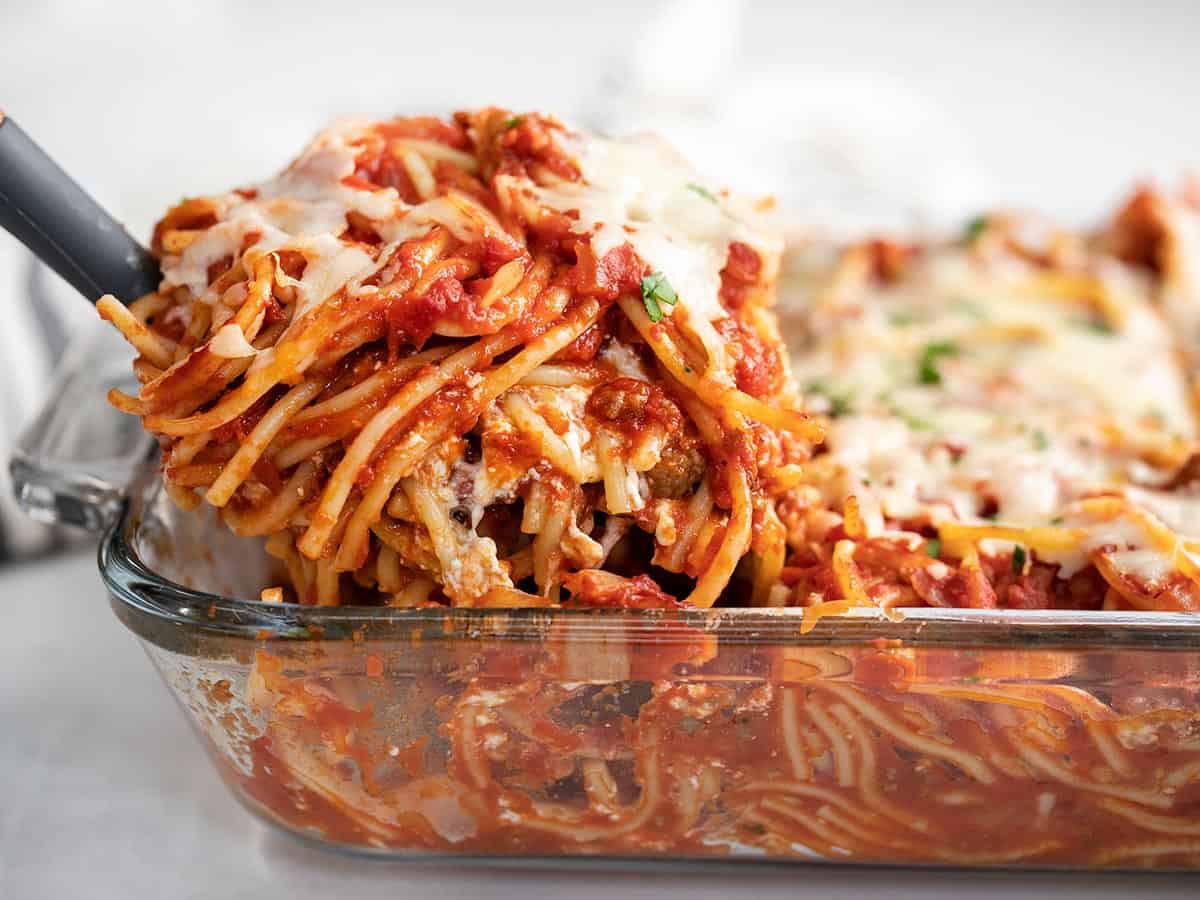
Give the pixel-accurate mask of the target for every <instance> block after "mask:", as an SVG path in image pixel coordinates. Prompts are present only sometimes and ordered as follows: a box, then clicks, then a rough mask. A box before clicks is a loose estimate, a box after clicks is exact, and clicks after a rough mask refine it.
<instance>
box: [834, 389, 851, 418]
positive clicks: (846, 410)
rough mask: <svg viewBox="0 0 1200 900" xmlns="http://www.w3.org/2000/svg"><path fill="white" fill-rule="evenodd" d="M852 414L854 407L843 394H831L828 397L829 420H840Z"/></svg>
mask: <svg viewBox="0 0 1200 900" xmlns="http://www.w3.org/2000/svg"><path fill="white" fill-rule="evenodd" d="M853 412H854V406H853V405H852V404H851V403H850V398H849V397H847V396H846V395H845V394H833V395H831V396H830V397H829V417H830V418H831V419H840V418H841V417H842V416H848V415H850V414H851V413H853Z"/></svg>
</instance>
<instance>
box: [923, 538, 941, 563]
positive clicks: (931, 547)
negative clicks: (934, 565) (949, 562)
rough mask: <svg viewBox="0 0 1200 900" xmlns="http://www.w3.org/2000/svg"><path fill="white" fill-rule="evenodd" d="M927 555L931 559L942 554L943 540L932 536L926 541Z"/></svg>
mask: <svg viewBox="0 0 1200 900" xmlns="http://www.w3.org/2000/svg"><path fill="white" fill-rule="evenodd" d="M925 555H926V556H928V557H929V558H930V559H937V558H938V557H939V556H941V555H942V542H941V541H939V540H938V539H937V538H930V539H929V540H927V541H926V542H925Z"/></svg>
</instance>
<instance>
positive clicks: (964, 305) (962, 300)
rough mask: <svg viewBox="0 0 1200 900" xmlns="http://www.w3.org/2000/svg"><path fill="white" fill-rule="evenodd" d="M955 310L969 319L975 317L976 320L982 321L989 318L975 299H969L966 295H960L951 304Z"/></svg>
mask: <svg viewBox="0 0 1200 900" xmlns="http://www.w3.org/2000/svg"><path fill="white" fill-rule="evenodd" d="M951 306H952V308H953V309H954V311H955V312H958V313H961V314H962V315H964V316H966V317H967V318H968V319H974V320H975V321H976V322H982V321H983V320H984V319H986V318H987V315H986V314H985V313H984V311H983V307H981V306H980V305H979V304H978V303H976V302H975V301H974V300H968V299H967V298H966V297H959V298H958V299H957V300H955V301H954V303H952V304H951Z"/></svg>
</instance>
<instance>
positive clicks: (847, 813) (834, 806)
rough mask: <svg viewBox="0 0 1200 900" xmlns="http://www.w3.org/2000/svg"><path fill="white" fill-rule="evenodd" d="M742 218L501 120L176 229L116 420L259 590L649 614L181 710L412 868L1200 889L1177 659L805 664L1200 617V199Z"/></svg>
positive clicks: (349, 652) (330, 139)
mask: <svg viewBox="0 0 1200 900" xmlns="http://www.w3.org/2000/svg"><path fill="white" fill-rule="evenodd" d="M768 205H769V204H764V203H759V204H755V203H752V202H750V201H748V200H745V199H743V198H739V197H737V196H735V195H733V194H731V193H730V192H728V191H726V190H722V189H720V188H719V187H718V186H717V185H715V184H712V183H710V182H707V181H705V180H703V179H701V178H699V177H698V176H697V175H696V174H695V173H694V172H692V171H691V169H690V168H689V167H688V166H687V165H686V163H684V162H683V161H682V160H681V159H680V158H679V157H678V156H677V155H676V154H675V153H674V151H672V150H670V148H668V147H666V146H665V145H663V144H662V143H661V142H658V141H656V140H653V139H649V138H643V139H630V140H610V139H606V138H600V137H597V136H589V135H585V134H582V133H580V132H577V131H573V130H570V129H568V128H567V127H566V126H564V125H562V124H561V123H559V122H558V121H556V120H554V119H552V118H549V117H546V116H542V115H538V114H524V115H514V114H512V113H510V112H508V111H505V110H499V109H485V110H480V111H477V112H469V113H460V114H458V115H456V116H455V117H453V118H452V119H449V120H439V119H431V118H406V119H395V120H390V121H384V122H352V123H343V124H340V125H337V126H334V127H332V128H330V129H329V130H328V131H326V132H324V133H322V134H321V135H319V136H318V137H317V138H316V139H315V140H314V141H313V143H312V144H310V145H309V147H308V148H307V149H305V150H304V151H303V153H302V154H301V155H300V157H299V158H298V159H297V160H296V161H295V162H294V163H292V164H291V165H290V166H289V167H288V168H287V169H285V170H284V172H283V173H281V174H280V175H279V176H277V177H276V178H273V179H271V180H269V181H266V182H264V183H262V184H260V185H257V186H255V187H251V188H246V189H240V190H237V191H234V192H231V193H228V194H223V195H218V196H213V197H201V198H193V199H189V200H185V201H184V202H182V203H181V204H179V205H178V206H176V207H174V208H173V209H171V210H170V211H169V212H168V213H167V215H166V217H165V218H164V219H163V221H162V222H161V223H160V224H159V226H158V228H157V229H156V232H155V238H154V250H155V252H156V253H157V254H158V255H159V257H160V259H161V260H162V269H163V283H162V286H161V288H160V290H159V291H157V292H156V293H154V294H152V295H149V296H146V297H142V298H138V299H135V300H133V302H131V303H130V304H129V305H128V307H126V306H124V305H122V303H121V302H120V301H119V300H118V299H117V298H112V297H106V298H104V299H102V300H101V302H100V303H99V304H98V306H99V308H100V311H101V313H102V315H104V316H105V317H106V318H108V319H110V320H111V321H112V322H113V323H114V324H115V325H116V326H117V327H118V328H120V329H121V331H122V332H123V333H124V334H125V336H126V337H127V338H128V339H129V341H130V342H131V343H132V344H133V345H134V347H136V349H137V351H138V354H139V355H138V358H137V360H136V362H135V368H136V372H137V374H138V376H139V378H140V380H141V382H142V385H141V389H140V391H139V392H138V393H137V394H136V395H127V394H122V393H119V392H115V393H113V394H112V395H111V399H112V401H113V403H114V404H115V405H116V406H118V407H119V408H121V409H123V410H125V411H127V412H129V413H132V414H135V415H138V416H140V417H141V418H142V421H143V422H144V424H145V427H146V428H147V429H148V430H149V431H151V432H152V433H154V434H155V435H156V436H157V437H158V439H159V441H160V444H161V447H162V460H163V473H164V483H165V484H166V487H167V490H168V491H169V492H170V494H171V496H172V497H173V498H174V499H175V501H176V503H177V504H178V505H180V506H182V507H184V508H186V509H194V508H196V507H198V506H199V505H200V504H202V503H206V504H208V505H210V506H212V507H214V508H216V509H217V510H218V511H219V514H220V516H221V518H222V519H223V521H224V523H225V524H226V525H227V526H228V527H229V528H230V529H231V530H232V531H233V532H235V533H237V534H239V535H246V536H257V537H260V538H264V539H265V545H266V549H267V551H268V552H269V553H270V554H272V556H274V557H276V558H277V559H278V560H279V561H280V563H281V566H282V570H285V571H286V575H287V577H286V581H284V583H282V584H279V585H275V586H270V587H267V588H265V589H264V590H263V592H262V599H263V600H264V601H267V602H272V603H273V602H282V601H293V602H298V603H301V604H318V605H337V604H373V605H388V606H394V607H404V608H411V607H441V606H451V607H485V608H487V607H560V606H571V607H602V608H609V607H611V608H639V609H646V608H650V609H654V610H659V609H661V610H673V611H672V612H668V613H664V614H661V615H660V614H659V613H658V612H647V613H638V614H636V615H632V614H631V615H623V614H619V613H618V614H612V615H610V614H609V613H603V614H598V615H589V614H576V613H571V614H564V613H560V612H557V611H555V612H537V613H532V614H528V615H527V614H515V613H514V614H511V615H507V614H506V615H495V614H492V613H487V614H484V615H475V614H472V613H470V612H469V611H468V612H458V611H456V610H448V611H445V612H444V613H438V614H437V615H432V616H426V615H425V614H424V613H415V614H411V615H410V614H404V615H397V616H392V615H390V614H387V615H386V616H385V618H386V619H387V620H389V622H390V621H391V620H393V619H395V620H398V621H399V622H401V623H402V624H403V626H404V627H405V628H406V629H407V628H409V627H410V626H411V632H406V636H405V637H402V638H399V639H397V638H395V637H394V636H393V637H392V638H390V639H383V638H381V639H376V640H372V636H370V635H368V636H366V637H364V635H363V634H362V632H360V631H355V632H354V633H353V639H346V638H344V637H342V638H336V637H335V638H332V639H329V640H326V639H324V637H323V636H322V635H321V633H320V631H319V629H318V633H317V635H316V636H311V635H310V636H311V637H312V640H311V641H309V640H295V641H292V640H286V639H285V640H271V639H270V637H271V635H270V633H268V634H267V635H266V636H263V637H261V639H260V640H259V641H257V642H255V644H254V646H253V649H252V650H247V648H246V647H245V646H239V647H238V648H237V653H238V654H241V656H239V664H241V665H242V669H240V670H237V671H239V673H240V674H238V675H237V676H236V677H233V678H232V680H231V676H230V674H229V673H230V671H233V669H231V667H230V666H228V665H227V664H226V660H224V659H223V658H222V659H221V660H220V662H219V663H217V664H214V665H213V666H212V667H211V668H210V670H209V673H208V675H206V676H205V678H204V679H201V680H200V681H199V683H198V687H197V689H196V691H195V694H196V696H193V697H190V698H189V700H188V703H187V704H186V705H187V707H188V709H189V710H190V712H191V713H192V715H193V716H194V718H195V720H196V721H197V722H198V724H200V726H201V729H202V730H203V731H204V733H205V734H207V735H208V736H209V738H210V740H211V743H212V746H213V747H214V748H215V750H216V754H215V755H216V757H217V758H218V759H219V760H220V761H221V765H222V772H223V775H224V777H225V778H226V779H227V780H228V781H229V782H230V784H231V785H233V786H234V788H235V790H237V791H239V792H240V793H241V794H242V796H243V797H245V798H247V799H248V800H249V801H250V803H251V805H253V806H255V808H258V809H260V810H261V811H263V812H264V813H265V814H266V815H268V816H270V817H272V818H274V819H276V820H278V821H281V822H283V823H285V824H287V825H288V826H289V827H291V828H293V829H295V830H297V831H303V832H306V833H314V832H315V833H317V834H319V835H321V836H322V837H324V838H325V839H327V840H330V841H335V842H338V843H341V844H344V845H346V846H352V847H356V848H360V849H365V848H373V849H381V848H382V849H392V850H397V851H401V852H409V851H412V850H417V849H424V850H434V851H439V852H442V851H451V852H463V853H480V854H491V853H507V854H531V853H536V854H574V853H588V854H597V853H604V854H615V855H630V854H648V855H663V854H671V855H687V856H725V855H744V856H746V855H763V854H765V855H768V856H770V857H773V858H789V857H797V856H801V857H812V856H817V857H821V858H825V859H835V860H871V861H883V862H896V861H902V862H913V861H920V862H936V863H952V864H982V863H988V864H1007V863H1013V862H1018V861H1020V862H1027V863H1035V864H1045V865H1079V864H1091V865H1127V864H1137V865H1168V866H1186V867H1196V866H1197V865H1200V862H1198V861H1200V840H1198V836H1200V821H1198V817H1197V810H1198V809H1200V742H1198V739H1197V735H1200V722H1198V720H1197V716H1196V713H1195V710H1196V699H1195V698H1196V683H1197V672H1198V671H1200V667H1198V666H1197V663H1196V659H1195V654H1194V652H1191V651H1190V650H1187V649H1186V648H1185V649H1184V650H1183V652H1164V653H1158V652H1157V648H1153V647H1149V646H1148V645H1147V647H1141V646H1136V647H1134V648H1133V649H1130V647H1129V646H1126V647H1124V649H1123V650H1122V652H1121V653H1109V652H1107V651H1106V650H1105V651H1100V652H1093V650H1095V648H1094V647H1091V646H1087V647H1084V648H1083V649H1079V648H1075V649H1071V650H1063V649H1061V648H1060V647H1058V646H1057V645H1055V644H1054V643H1053V642H1052V641H1051V640H1049V639H1046V640H1042V642H1041V643H1038V641H1033V640H1031V641H1030V644H1029V646H1025V645H1022V644H1018V642H1017V640H1016V639H1015V638H1014V639H1013V640H1012V641H1011V642H1009V643H1005V642H1004V641H1003V640H998V639H995V638H990V639H989V640H990V641H991V642H990V643H989V642H988V641H981V644H982V645H983V646H982V647H981V648H976V647H974V646H965V645H964V646H959V645H958V644H957V643H955V640H953V639H956V637H957V634H958V633H957V632H955V633H953V634H951V638H952V640H935V639H932V638H931V639H929V640H928V641H925V642H924V643H922V639H919V637H918V636H919V635H920V634H921V630H920V629H921V627H923V626H924V625H931V624H932V623H934V622H935V621H936V620H937V617H931V616H924V617H923V618H922V617H915V616H910V618H916V619H922V621H921V622H920V623H918V624H917V625H915V626H914V627H913V629H912V630H911V631H903V632H901V631H900V630H899V629H896V630H893V631H887V630H886V629H882V630H881V629H876V630H874V631H872V630H870V629H869V628H868V629H863V628H861V627H858V626H861V625H863V623H864V621H865V622H867V623H868V624H872V623H874V624H877V623H878V619H870V618H869V617H854V618H853V619H852V620H847V619H842V620H840V621H835V622H833V623H826V625H825V627H823V631H822V633H819V634H818V635H815V636H814V635H811V634H810V632H811V631H812V630H813V629H814V628H815V627H817V626H818V624H820V620H821V619H822V618H823V617H825V616H831V615H836V614H840V613H846V612H850V611H852V610H856V609H858V608H865V609H867V610H883V611H885V612H887V613H888V614H889V616H890V615H895V617H897V618H903V613H902V612H901V613H893V611H894V610H900V609H904V608H910V607H921V606H929V607H953V608H960V607H962V608H973V609H992V608H996V609H1010V610H1018V609H1020V610H1027V609H1068V610H1098V609H1104V610H1114V611H1131V610H1144V611H1152V610H1153V611H1194V610H1196V609H1198V608H1200V560H1198V557H1197V555H1196V554H1197V552H1198V551H1200V543H1198V542H1200V505H1198V504H1200V470H1198V469H1197V465H1198V464H1197V462H1196V460H1197V459H1198V457H1197V456H1196V455H1195V452H1196V438H1197V434H1198V431H1197V422H1196V417H1195V416H1196V400H1197V397H1196V391H1195V387H1194V376H1195V373H1196V371H1197V359H1196V355H1195V354H1196V350H1195V346H1196V345H1195V342H1194V338H1195V337H1196V336H1197V335H1198V334H1200V330H1198V327H1200V315H1198V313H1197V311H1198V310H1200V198H1198V197H1196V196H1194V194H1189V193H1188V192H1185V193H1184V194H1182V195H1181V196H1179V197H1170V196H1166V195H1163V194H1158V193H1155V192H1152V191H1142V192H1139V193H1138V194H1137V195H1135V197H1134V198H1133V199H1132V200H1131V201H1130V202H1129V203H1128V204H1127V205H1126V206H1125V207H1124V208H1123V209H1122V210H1121V211H1120V212H1119V214H1118V215H1117V216H1116V218H1115V219H1114V221H1113V222H1112V223H1111V225H1110V226H1109V227H1107V228H1106V229H1104V230H1103V231H1101V232H1100V233H1098V234H1094V235H1085V236H1079V235H1075V234H1072V233H1067V232H1063V231H1059V230H1057V229H1054V228H1052V227H1050V226H1048V225H1045V224H1044V223H1041V222H1038V221H1036V220H1033V219H1029V218H1022V217H1015V216H1004V215H995V216H991V217H988V218H986V219H981V220H979V221H977V222H974V223H972V224H971V226H970V227H969V228H968V229H967V231H966V233H965V234H963V235H961V236H957V237H954V238H952V239H947V240H940V241H929V242H925V243H906V242H900V241H885V240H873V241H866V242H863V243H860V244H857V245H854V246H850V247H831V246H828V245H826V244H823V243H821V242H819V241H815V240H807V239H804V238H800V239H797V240H795V241H793V242H792V244H791V246H790V247H789V249H788V252H787V254H786V255H783V253H782V251H783V247H782V245H781V243H780V242H779V241H778V240H777V239H775V238H774V237H772V236H771V233H770V229H769V228H766V227H764V225H763V219H762V213H763V212H764V210H765V208H766V206H768ZM777 292H778V293H779V294H780V298H781V299H780V302H779V304H778V307H776V293H777ZM776 308H778V310H779V317H778V319H777V317H776V311H775V310H776ZM781 331H782V334H783V335H784V336H785V337H786V338H787V343H788V346H789V348H790V354H791V356H790V360H789V358H788V352H786V351H785V349H784V340H783V339H782V338H781ZM281 580H282V579H281ZM749 606H754V607H763V608H799V609H798V610H797V612H798V614H796V615H786V614H785V615H776V614H774V613H772V612H758V611H754V610H747V609H738V610H724V609H720V607H749ZM707 607H718V608H717V609H712V610H711V611H708V612H702V611H700V610H703V609H704V608H707ZM239 610H244V607H239ZM801 610H802V611H801ZM291 612H292V611H291V610H289V616H290V614H291ZM328 618H337V616H335V615H332V614H331V615H330V616H329V617H328ZM364 618H365V617H364ZM954 618H955V621H954V622H952V623H951V624H952V625H953V626H956V627H957V626H958V625H961V624H963V622H964V621H965V622H970V621H971V618H970V617H966V616H958V617H954ZM984 618H985V619H986V624H987V625H988V626H990V627H993V628H995V629H1001V628H1002V627H1003V622H1004V621H1005V620H1006V619H1007V620H1011V619H1012V618H1013V617H1011V616H1007V617H1003V618H1002V617H984ZM1027 618H1030V619H1036V618H1039V617H1027ZM960 620H962V621H960ZM975 620H976V621H978V617H975ZM1143 621H1144V619H1143ZM747 622H748V623H750V624H748V625H747V624H745V623H747ZM597 623H599V624H597ZM391 624H395V623H391ZM885 624H889V625H890V624H894V625H901V624H905V623H902V622H895V623H885ZM907 624H913V623H912V622H909V623H907ZM856 628H857V630H855V629H856ZM291 633H292V632H290V631H289V632H287V634H289V635H290V634H291ZM883 633H886V634H890V635H894V634H901V633H903V634H904V635H905V636H906V637H905V639H904V640H901V639H887V638H882V637H879V635H880V634H883ZM971 633H972V634H974V635H975V636H976V638H978V637H979V636H980V635H981V634H983V629H980V630H979V631H975V632H971ZM1021 634H1022V636H1024V637H1027V636H1028V634H1029V632H1022V633H1021ZM1037 637H1038V638H1039V640H1041V639H1042V638H1044V637H1045V635H1044V634H1042V633H1040V632H1039V633H1038V635H1037ZM1051 637H1053V636H1051ZM909 641H911V644H912V645H911V646H909V645H908V644H909ZM246 643H249V642H246ZM1013 646H1018V647H1019V649H1013ZM1178 649H1179V645H1178V644H1174V645H1172V650H1178ZM251 656H252V662H251V661H250V658H251ZM181 658H182V654H181ZM155 659H156V662H159V664H160V665H163V666H164V669H167V668H169V666H170V665H171V662H170V660H169V659H168V656H167V654H166V653H165V652H164V653H162V654H159V655H156V656H155ZM164 660H166V663H164V662H163V661H164ZM192 665H193V663H192V662H191V661H190V660H189V661H188V663H187V666H189V667H190V666H192ZM181 669H182V667H181ZM187 671H190V669H188V670H187ZM188 677H191V676H190V675H189V676H188ZM180 680H185V679H184V678H183V677H182V676H181V679H180Z"/></svg>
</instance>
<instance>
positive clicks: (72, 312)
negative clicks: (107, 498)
mask: <svg viewBox="0 0 1200 900" xmlns="http://www.w3.org/2000/svg"><path fill="white" fill-rule="evenodd" d="M0 290H2V291H3V293H4V296H3V298H0V309H3V310H4V318H3V321H2V323H0V460H3V465H0V562H6V561H10V560H14V559H22V558H27V557H31V556H35V555H38V554H41V553H46V552H49V551H51V550H55V549H58V548H60V547H62V546H64V545H65V544H66V543H67V542H69V541H71V540H73V539H76V537H77V536H76V535H75V534H73V533H72V532H70V531H68V530H65V529H62V528H58V527H52V526H47V525H43V524H41V523H38V522H35V521H33V520H32V519H30V518H29V517H28V516H26V515H25V514H24V513H23V512H22V511H21V509H20V508H19V507H18V506H17V502H16V499H15V498H14V496H13V485H12V479H11V476H10V474H9V467H8V460H9V457H10V455H11V453H12V450H13V447H14V445H15V444H16V441H17V437H18V435H19V434H20V433H21V430H22V429H23V428H24V427H25V426H26V425H27V423H28V422H29V421H30V420H31V419H32V418H33V416H34V415H35V414H36V413H37V411H38V410H39V409H40V408H41V406H42V404H43V403H44V402H45V401H46V395H47V391H48V390H49V388H50V385H51V383H52V382H53V378H54V369H55V365H56V363H57V361H58V360H59V359H61V358H62V355H63V352H64V350H65V349H66V346H67V343H68V342H69V341H70V340H71V338H72V336H73V335H75V334H76V333H77V332H78V330H79V328H80V327H81V326H82V325H84V324H85V323H87V322H88V321H89V320H90V316H89V309H88V306H87V304H86V303H84V302H82V300H81V298H80V297H79V296H78V295H76V294H74V292H73V291H72V289H71V288H70V287H69V286H68V285H67V284H65V283H64V282H62V281H61V280H60V279H59V278H58V276H56V275H54V274H53V273H52V272H50V270H48V269H47V268H46V267H44V266H43V265H42V264H41V263H39V262H37V261H36V260H34V259H33V257H32V256H30V255H29V253H28V252H27V251H26V250H25V248H24V247H22V246H21V245H20V244H18V243H17V242H16V241H15V240H13V239H12V238H10V237H9V236H8V235H5V234H0ZM97 402H103V398H102V397H100V398H98V401H97Z"/></svg>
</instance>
